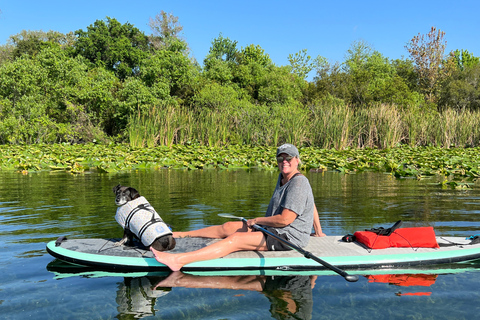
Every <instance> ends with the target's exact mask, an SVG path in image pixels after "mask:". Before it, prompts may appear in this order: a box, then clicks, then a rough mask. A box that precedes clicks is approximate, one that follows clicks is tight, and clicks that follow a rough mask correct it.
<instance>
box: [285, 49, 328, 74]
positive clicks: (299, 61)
mask: <svg viewBox="0 0 480 320" xmlns="http://www.w3.org/2000/svg"><path fill="white" fill-rule="evenodd" d="M288 62H289V63H290V68H291V72H292V73H295V74H297V75H298V76H300V77H301V78H303V79H305V78H306V77H307V76H308V74H309V73H310V71H312V70H314V69H317V68H319V67H320V66H321V65H324V64H325V63H327V59H325V58H324V57H322V56H317V57H316V58H315V59H312V57H311V56H310V55H307V49H302V50H301V51H299V52H297V53H295V54H294V55H292V54H289V55H288Z"/></svg>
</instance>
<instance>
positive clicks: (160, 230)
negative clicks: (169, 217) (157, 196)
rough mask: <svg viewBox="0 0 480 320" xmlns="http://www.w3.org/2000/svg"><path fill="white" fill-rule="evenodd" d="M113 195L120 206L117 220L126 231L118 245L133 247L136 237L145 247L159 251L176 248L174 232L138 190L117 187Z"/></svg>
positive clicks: (116, 216)
mask: <svg viewBox="0 0 480 320" xmlns="http://www.w3.org/2000/svg"><path fill="white" fill-rule="evenodd" d="M113 193H115V204H116V205H117V206H118V208H117V214H116V215H115V220H117V222H118V223H119V224H120V225H121V226H122V227H123V229H124V233H123V238H122V240H120V242H118V245H122V244H125V245H131V244H132V241H133V237H134V236H135V237H136V238H137V239H139V240H140V241H141V242H142V243H143V244H144V245H145V246H147V247H149V246H151V247H153V248H154V249H156V250H158V251H167V250H172V249H173V248H175V244H176V243H175V239H174V238H173V236H172V231H171V230H170V228H169V227H168V226H167V225H166V224H165V222H163V220H162V218H161V217H160V215H159V214H158V213H157V212H156V211H155V209H153V207H152V206H151V205H150V204H149V203H148V201H147V200H146V199H145V198H144V197H142V196H140V193H139V192H138V191H137V190H136V189H134V188H132V187H125V186H122V185H117V186H116V187H114V188H113Z"/></svg>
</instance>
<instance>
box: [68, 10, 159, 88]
mask: <svg viewBox="0 0 480 320" xmlns="http://www.w3.org/2000/svg"><path fill="white" fill-rule="evenodd" d="M75 34H76V35H77V37H78V39H77V42H76V44H75V54H78V55H81V56H84V57H85V58H86V59H87V60H89V61H90V62H92V63H93V64H94V65H100V66H105V68H106V69H107V70H111V71H113V72H114V73H115V75H116V76H117V77H118V78H119V79H120V80H124V79H125V78H127V77H129V76H133V75H136V74H138V72H139V64H140V62H141V61H142V60H143V59H145V58H146V57H147V56H148V55H149V51H150V47H149V40H148V37H147V36H146V35H145V34H144V33H143V32H141V31H140V30H139V29H137V28H136V27H134V26H133V25H132V24H130V23H128V22H127V23H125V24H123V25H122V24H121V23H120V22H118V21H117V20H116V19H113V18H109V17H107V18H106V21H103V20H97V21H95V23H94V24H93V25H90V26H88V27H87V31H83V30H81V29H80V30H77V31H76V32H75Z"/></svg>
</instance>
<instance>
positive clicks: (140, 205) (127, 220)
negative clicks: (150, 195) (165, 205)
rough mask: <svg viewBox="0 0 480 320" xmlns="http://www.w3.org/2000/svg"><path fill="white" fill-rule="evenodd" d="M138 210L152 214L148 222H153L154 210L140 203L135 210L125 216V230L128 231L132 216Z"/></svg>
mask: <svg viewBox="0 0 480 320" xmlns="http://www.w3.org/2000/svg"><path fill="white" fill-rule="evenodd" d="M140 210H146V211H149V212H151V213H152V217H151V218H150V220H154V218H155V210H153V208H152V206H151V205H149V204H145V203H141V204H139V205H138V206H137V207H136V208H134V209H133V210H132V211H130V213H129V214H128V216H127V219H125V228H128V229H130V221H131V220H132V218H133V216H134V215H135V213H137V212H138V211H140Z"/></svg>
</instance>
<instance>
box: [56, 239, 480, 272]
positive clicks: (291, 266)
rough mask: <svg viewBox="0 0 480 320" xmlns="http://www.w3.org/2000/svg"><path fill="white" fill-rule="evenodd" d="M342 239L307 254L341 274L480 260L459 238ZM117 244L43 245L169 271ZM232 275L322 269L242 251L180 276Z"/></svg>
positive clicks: (112, 267) (186, 246) (74, 258)
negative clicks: (427, 244) (432, 242)
mask: <svg viewBox="0 0 480 320" xmlns="http://www.w3.org/2000/svg"><path fill="white" fill-rule="evenodd" d="M341 238H342V237H341V236H327V237H321V238H317V237H312V238H310V241H309V244H308V246H307V247H306V248H304V249H305V250H306V251H308V252H310V253H311V254H313V255H315V256H316V257H318V258H320V259H322V260H324V261H326V262H328V263H329V264H331V265H333V266H336V267H338V268H340V269H344V270H372V269H399V268H414V267H423V266H434V265H442V264H451V263H464V262H469V261H473V260H477V259H480V243H477V244H470V242H471V241H470V240H466V239H465V238H460V237H437V242H438V244H439V245H440V248H388V249H378V250H370V249H368V248H366V247H364V246H363V245H362V244H359V243H357V242H344V241H342V240H341ZM117 241H118V239H66V238H65V237H60V238H59V239H57V240H56V241H50V242H49V243H48V244H47V251H48V253H49V254H51V255H52V256H53V257H55V258H57V259H60V260H62V261H65V262H68V263H71V264H75V265H79V266H86V267H93V268H96V269H98V270H106V271H115V272H136V271H137V272H147V271H168V268H167V266H165V265H164V264H162V263H160V262H158V261H157V260H155V258H154V256H153V254H152V252H151V251H149V250H148V249H147V248H145V247H143V246H142V245H141V244H140V243H137V245H135V246H131V247H130V246H118V245H116V242H117ZM176 241H177V245H176V247H175V249H174V250H171V251H169V252H170V253H181V252H189V251H194V250H197V249H200V248H202V247H205V246H207V245H209V244H212V243H214V242H215V241H219V240H216V239H205V238H181V239H176ZM228 270H235V271H237V272H244V271H248V270H250V271H251V270H278V271H302V270H303V271H308V270H325V267H324V266H322V265H320V264H319V263H318V262H316V261H314V260H312V259H308V258H306V257H304V256H303V255H302V254H300V253H298V252H296V251H294V250H292V251H240V252H234V253H231V254H229V255H227V256H225V257H223V258H219V259H212V260H206V261H198V262H194V263H190V264H187V265H185V266H184V267H183V268H182V271H201V272H218V271H228Z"/></svg>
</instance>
